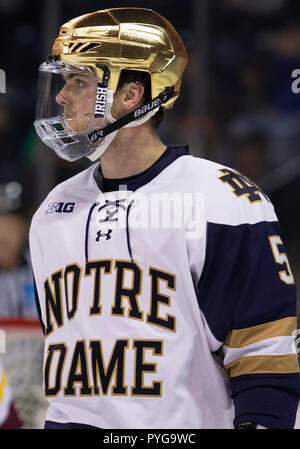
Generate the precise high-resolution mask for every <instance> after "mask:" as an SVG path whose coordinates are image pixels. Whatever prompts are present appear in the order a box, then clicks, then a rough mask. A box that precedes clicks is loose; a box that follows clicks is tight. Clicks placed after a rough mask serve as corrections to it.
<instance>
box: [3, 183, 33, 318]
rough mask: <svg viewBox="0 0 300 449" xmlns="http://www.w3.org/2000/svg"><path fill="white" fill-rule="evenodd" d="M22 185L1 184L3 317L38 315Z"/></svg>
mask: <svg viewBox="0 0 300 449" xmlns="http://www.w3.org/2000/svg"><path fill="white" fill-rule="evenodd" d="M21 195H22V187H21V186H20V184H18V183H17V182H10V183H5V184H4V185H0V317H1V318H4V317H14V318H20V317H31V318H33V317H36V316H37V312H36V306H35V296H34V285H33V276H32V270H31V264H30V260H29V252H28V249H27V236H28V223H27V218H26V215H24V213H23V211H22V206H23V204H22V200H21Z"/></svg>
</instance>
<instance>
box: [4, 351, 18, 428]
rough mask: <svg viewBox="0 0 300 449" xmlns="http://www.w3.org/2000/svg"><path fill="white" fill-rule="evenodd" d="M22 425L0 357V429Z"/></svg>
mask: <svg viewBox="0 0 300 449" xmlns="http://www.w3.org/2000/svg"><path fill="white" fill-rule="evenodd" d="M22 425H23V422H22V421H21V419H20V417H19V415H18V413H17V411H16V409H15V406H14V401H13V397H12V392H11V389H10V387H9V385H8V380H7V376H6V373H5V371H4V370H3V368H2V361H1V359H0V430H1V429H20V428H21V427H22Z"/></svg>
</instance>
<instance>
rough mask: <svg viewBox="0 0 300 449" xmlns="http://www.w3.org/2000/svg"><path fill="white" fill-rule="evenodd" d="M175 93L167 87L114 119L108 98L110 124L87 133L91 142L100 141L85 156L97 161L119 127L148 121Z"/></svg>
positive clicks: (127, 126) (171, 88)
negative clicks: (156, 95)
mask: <svg viewBox="0 0 300 449" xmlns="http://www.w3.org/2000/svg"><path fill="white" fill-rule="evenodd" d="M108 93H109V96H111V94H110V91H108ZM174 95H175V90H174V86H172V87H169V88H168V89H166V90H165V92H163V93H162V94H160V95H159V96H158V97H156V98H154V100H152V101H149V103H146V104H145V105H143V106H140V107H139V108H137V109H135V110H134V111H131V112H129V114H126V115H124V117H121V118H120V119H118V120H116V119H115V118H114V117H113V116H112V115H111V104H112V101H110V100H112V98H109V99H108V112H107V118H108V120H109V121H110V122H112V123H110V125H108V126H106V127H105V128H102V129H98V130H95V131H93V132H91V133H90V134H88V136H87V137H88V139H89V141H90V142H91V143H95V142H97V140H99V139H102V141H101V142H100V143H99V146H98V147H97V148H96V150H93V151H92V152H91V153H90V154H88V155H87V156H86V157H87V158H88V159H89V160H90V161H93V162H95V161H97V160H98V159H99V158H100V157H101V156H102V154H103V153H104V152H105V151H106V150H107V148H108V147H109V145H110V144H111V142H112V141H113V139H114V138H115V136H116V134H117V132H118V130H119V129H120V128H129V127H133V126H139V125H142V124H143V123H145V122H146V121H148V120H149V119H150V118H151V117H152V116H153V115H155V114H156V112H157V111H158V110H159V108H160V106H161V105H162V104H164V103H166V102H167V101H169V100H170V99H171V98H173V97H174Z"/></svg>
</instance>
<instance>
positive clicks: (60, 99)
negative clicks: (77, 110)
mask: <svg viewBox="0 0 300 449" xmlns="http://www.w3.org/2000/svg"><path fill="white" fill-rule="evenodd" d="M55 100H56V102H57V103H58V104H59V105H60V106H70V105H71V103H72V101H71V98H70V96H68V94H67V93H66V92H65V87H63V88H62V89H61V91H60V92H58V94H57V95H56V97H55Z"/></svg>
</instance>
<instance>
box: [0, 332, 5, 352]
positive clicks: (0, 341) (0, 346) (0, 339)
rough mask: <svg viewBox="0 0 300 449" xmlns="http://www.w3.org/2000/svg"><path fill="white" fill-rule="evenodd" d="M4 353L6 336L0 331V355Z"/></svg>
mask: <svg viewBox="0 0 300 449" xmlns="http://www.w3.org/2000/svg"><path fill="white" fill-rule="evenodd" d="M5 352H6V334H5V332H4V330H3V329H0V354H5Z"/></svg>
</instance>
